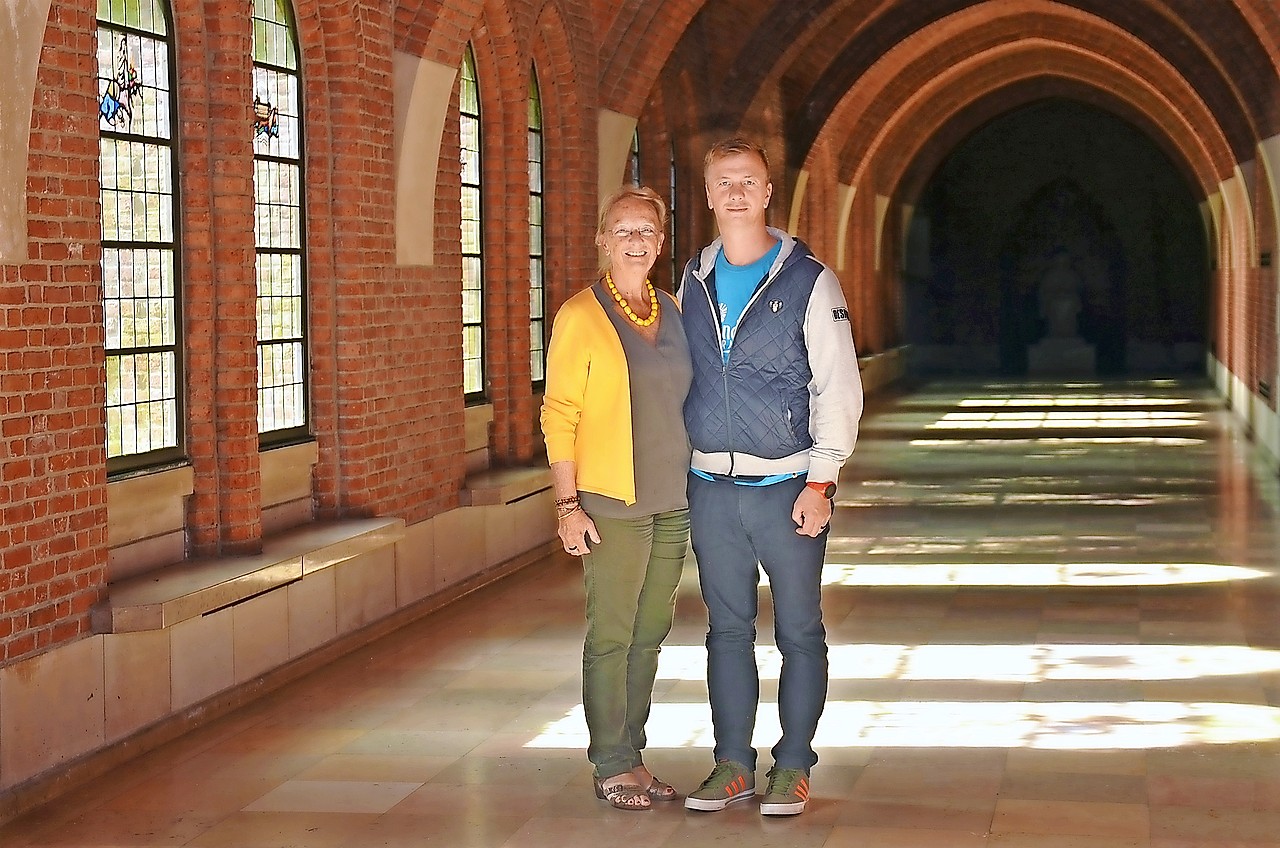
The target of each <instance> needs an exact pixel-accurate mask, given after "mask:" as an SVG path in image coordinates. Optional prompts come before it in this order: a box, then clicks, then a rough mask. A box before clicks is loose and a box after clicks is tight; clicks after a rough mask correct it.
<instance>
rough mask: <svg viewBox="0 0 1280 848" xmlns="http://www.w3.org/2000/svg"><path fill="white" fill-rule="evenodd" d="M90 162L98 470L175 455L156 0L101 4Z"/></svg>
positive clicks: (170, 100) (165, 100) (173, 180)
mask: <svg viewBox="0 0 1280 848" xmlns="http://www.w3.org/2000/svg"><path fill="white" fill-rule="evenodd" d="M98 13H99V15H100V17H99V19H98V32H97V42H98V161H99V174H100V178H101V201H102V286H103V323H104V325H105V331H106V336H105V343H106V354H107V363H106V364H107V387H106V388H107V397H106V418H107V467H108V469H109V470H110V471H113V472H114V471H122V470H130V469H136V468H141V467H145V466H150V465H155V464H158V463H162V462H168V461H172V460H174V459H178V458H180V457H181V456H182V453H183V444H182V434H183V432H184V431H185V427H184V426H182V424H181V418H182V414H183V411H182V400H181V398H182V392H181V391H180V390H179V387H180V386H181V383H182V352H181V350H180V348H179V343H178V327H179V326H181V321H180V317H179V315H180V311H181V302H180V300H179V293H180V292H181V291H182V286H181V283H180V280H179V277H178V274H179V269H180V263H179V262H177V261H176V255H177V244H178V232H177V227H178V221H177V218H176V215H175V210H176V209H177V208H178V205H177V201H178V198H177V191H178V178H177V163H176V161H175V157H174V151H173V128H174V127H175V126H176V125H177V118H176V114H177V113H176V109H175V103H174V95H173V93H174V90H175V86H174V74H173V52H174V51H173V37H172V27H171V25H170V21H169V9H168V7H167V6H166V5H165V4H164V3H163V2H162V0H128V2H125V0H99V2H98Z"/></svg>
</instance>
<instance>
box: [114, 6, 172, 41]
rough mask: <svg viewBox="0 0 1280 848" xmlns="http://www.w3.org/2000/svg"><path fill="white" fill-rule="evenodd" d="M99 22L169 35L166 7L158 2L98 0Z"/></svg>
mask: <svg viewBox="0 0 1280 848" xmlns="http://www.w3.org/2000/svg"><path fill="white" fill-rule="evenodd" d="M98 20H100V21H107V22H109V23H113V24H117V25H119V26H127V27H133V28H134V29H141V30H146V31H147V32H151V33H155V34H156V35H167V34H168V32H169V29H168V25H167V24H166V23H165V15H164V7H163V6H161V5H160V3H158V2H156V0H98Z"/></svg>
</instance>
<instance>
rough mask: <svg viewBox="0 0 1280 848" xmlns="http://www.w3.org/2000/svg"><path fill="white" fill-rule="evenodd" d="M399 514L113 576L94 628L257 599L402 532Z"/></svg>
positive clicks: (152, 624) (149, 626)
mask: <svg viewBox="0 0 1280 848" xmlns="http://www.w3.org/2000/svg"><path fill="white" fill-rule="evenodd" d="M404 535H405V524H404V521H403V520H402V519H399V518H367V519H348V520H341V521H333V522H319V523H315V524H307V525H304V526H302V527H299V528H295V529H292V530H287V531H284V532H282V533H280V534H278V535H275V536H272V537H271V538H270V539H268V540H267V541H266V542H265V544H264V545H263V549H262V552H261V553H257V554H250V555H244V556H226V557H210V558H205V559H194V560H190V561H187V562H182V563H177V564H174V565H171V566H168V567H165V568H162V569H157V570H155V571H151V572H147V573H145V574H140V575H138V576H136V577H130V578H127V579H125V580H121V581H119V582H117V583H112V584H111V586H110V589H109V591H108V599H107V601H106V602H105V603H104V604H102V605H100V606H99V607H98V608H96V609H95V610H94V625H95V626H94V629H95V631H97V632H99V633H132V632H138V631H144V630H162V629H165V628H169V627H172V626H174V625H175V624H177V623H179V622H182V621H186V620H187V619H191V618H196V617H198V616H202V615H206V614H208V613H212V612H217V611H218V610H221V609H225V608H227V607H230V606H234V605H235V604H238V603H241V602H243V601H247V600H249V599H251V598H255V597H257V596H259V595H262V594H264V593H266V592H270V591H271V590H273V589H278V588H280V587H282V586H286V585H288V584H290V583H293V582H296V581H298V580H301V579H302V578H303V577H305V576H306V575H308V574H311V573H314V572H317V571H320V570H321V569H324V568H330V567H332V566H334V565H337V564H339V563H342V562H346V561H347V560H351V559H354V558H356V557H358V556H361V555H363V554H366V553H369V552H371V551H374V550H377V549H380V548H385V547H389V546H392V545H394V544H395V543H396V542H398V541H399V540H400V539H402V538H404Z"/></svg>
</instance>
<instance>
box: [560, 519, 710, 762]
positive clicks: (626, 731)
mask: <svg viewBox="0 0 1280 848" xmlns="http://www.w3.org/2000/svg"><path fill="white" fill-rule="evenodd" d="M593 520H594V521H595V523H596V529H597V530H599V531H600V543H599V544H590V543H589V544H590V547H591V553H589V554H587V555H586V556H584V557H583V558H582V568H583V580H584V583H585V586H586V593H587V635H586V640H585V642H584V644H583V650H582V706H583V710H584V712H585V713H586V718H587V730H588V733H589V735H590V737H591V739H590V742H589V743H588V746H587V759H589V760H591V762H592V764H594V765H595V774H596V777H598V778H600V779H601V780H604V779H606V778H610V777H614V776H615V775H619V774H622V773H623V772H628V771H631V770H632V769H633V768H635V767H636V766H639V765H641V764H642V763H643V762H644V761H643V760H642V759H641V752H642V751H643V750H644V747H645V742H646V738H645V732H644V726H645V723H646V722H647V721H648V720H649V708H650V706H651V705H652V703H653V683H654V679H655V678H656V677H657V673H658V651H659V650H660V649H661V646H662V640H663V639H665V638H667V634H668V633H670V632H671V621H672V618H673V617H674V615H675V602H676V588H677V587H678V586H679V585H680V572H681V571H682V570H683V569H684V558H685V553H686V552H687V551H688V548H689V513H688V511H687V510H683V509H681V510H676V511H674V512H663V513H659V514H657V515H647V516H644V517H642V518H635V519H623V518H594V519H593Z"/></svg>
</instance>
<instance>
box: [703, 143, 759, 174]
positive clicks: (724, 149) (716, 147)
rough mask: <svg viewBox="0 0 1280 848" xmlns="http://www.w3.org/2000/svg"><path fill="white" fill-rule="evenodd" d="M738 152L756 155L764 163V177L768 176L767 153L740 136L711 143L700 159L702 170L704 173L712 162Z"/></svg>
mask: <svg viewBox="0 0 1280 848" xmlns="http://www.w3.org/2000/svg"><path fill="white" fill-rule="evenodd" d="M739 153H750V154H752V155H753V156H758V157H759V158H760V161H761V162H763V163H764V176H765V179H768V178H769V154H768V153H765V151H764V148H763V147H761V146H760V145H758V144H756V143H755V142H754V141H751V140H750V139H746V138H742V137H741V136H734V137H733V138H726V139H722V140H720V141H717V142H716V143H715V144H713V145H711V149H710V150H708V151H707V155H706V156H705V157H704V158H703V160H702V172H703V173H704V174H705V173H706V172H707V169H708V168H710V167H711V166H712V165H713V164H714V163H716V162H718V161H720V160H721V159H724V158H725V157H727V156H736V155H738V154H739Z"/></svg>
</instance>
